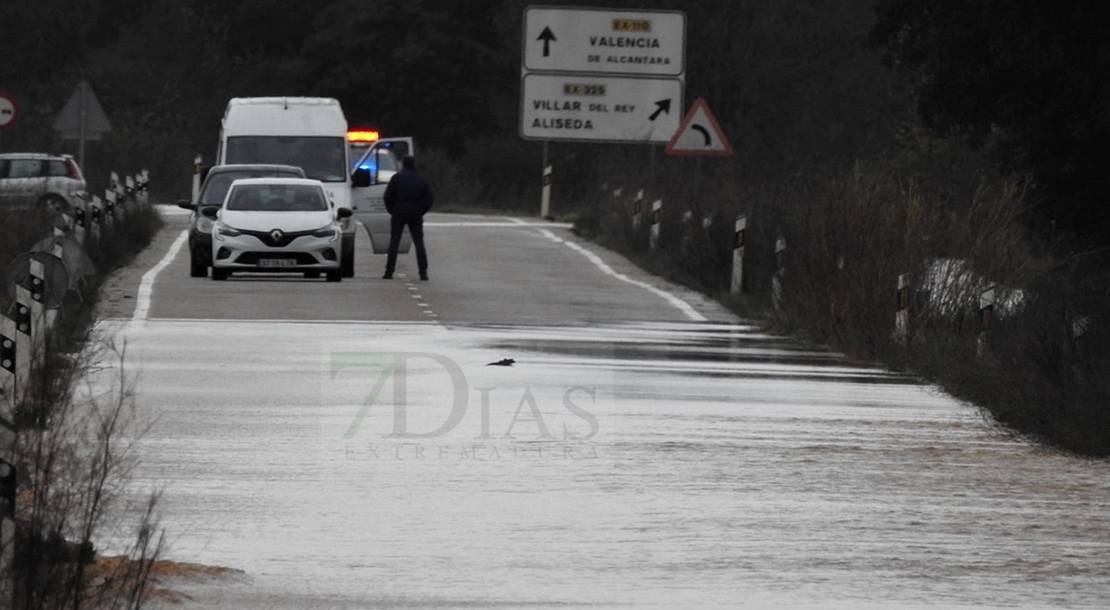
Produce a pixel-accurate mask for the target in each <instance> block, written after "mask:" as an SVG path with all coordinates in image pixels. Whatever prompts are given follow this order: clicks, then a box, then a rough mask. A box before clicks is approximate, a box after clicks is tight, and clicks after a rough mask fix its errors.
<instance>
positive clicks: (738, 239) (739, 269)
mask: <svg viewBox="0 0 1110 610" xmlns="http://www.w3.org/2000/svg"><path fill="white" fill-rule="evenodd" d="M747 230H748V217H747V216H739V217H737V218H736V235H735V237H734V238H733V240H732V287H731V289H730V290H729V292H730V293H732V294H740V293H741V292H742V291H743V290H744V232H745V231H747Z"/></svg>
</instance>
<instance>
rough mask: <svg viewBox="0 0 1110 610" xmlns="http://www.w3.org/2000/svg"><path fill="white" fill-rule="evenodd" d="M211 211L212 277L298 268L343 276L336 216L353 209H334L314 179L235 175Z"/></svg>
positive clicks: (307, 272)
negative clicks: (212, 220) (236, 178)
mask: <svg viewBox="0 0 1110 610" xmlns="http://www.w3.org/2000/svg"><path fill="white" fill-rule="evenodd" d="M203 213H204V214H205V215H206V216H209V217H215V220H216V222H215V224H214V226H213V228H212V279H214V280H225V279H227V278H228V276H229V275H231V273H232V272H262V273H272V272H284V273H289V272H296V273H304V274H305V276H306V277H318V276H319V274H320V272H324V273H325V274H326V275H327V279H328V281H329V282H339V281H342V280H343V272H342V269H341V268H340V263H339V257H340V239H341V236H342V235H341V234H342V228H341V227H340V224H339V221H340V220H341V219H343V218H348V217H350V215H351V210H349V209H346V208H339V209H336V208H335V206H334V205H333V204H332V203H331V202H330V201H329V200H328V197H327V194H326V193H325V192H324V186H323V185H322V184H321V183H320V182H319V181H317V180H307V179H302V178H250V179H242V180H236V181H235V182H233V183H231V188H230V189H228V191H227V197H225V198H224V203H223V206H222V207H220V208H219V209H217V208H203Z"/></svg>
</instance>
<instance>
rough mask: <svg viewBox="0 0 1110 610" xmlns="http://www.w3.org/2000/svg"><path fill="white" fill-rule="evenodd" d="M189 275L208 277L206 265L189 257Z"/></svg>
mask: <svg viewBox="0 0 1110 610" xmlns="http://www.w3.org/2000/svg"><path fill="white" fill-rule="evenodd" d="M189 277H208V265H205V264H204V263H198V262H197V261H195V260H193V259H189Z"/></svg>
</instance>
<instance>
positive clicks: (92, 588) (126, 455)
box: [14, 344, 163, 610]
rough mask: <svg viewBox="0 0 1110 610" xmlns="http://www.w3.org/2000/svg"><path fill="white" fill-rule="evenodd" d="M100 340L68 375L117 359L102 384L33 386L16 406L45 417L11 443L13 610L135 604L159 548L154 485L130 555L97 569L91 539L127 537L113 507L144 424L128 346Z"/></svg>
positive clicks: (138, 602)
mask: <svg viewBox="0 0 1110 610" xmlns="http://www.w3.org/2000/svg"><path fill="white" fill-rule="evenodd" d="M103 348H104V349H92V350H86V351H85V352H84V353H82V354H81V355H80V356H79V359H80V362H81V364H80V365H78V366H73V367H71V368H70V369H69V375H70V376H71V377H70V379H71V381H72V380H74V379H76V378H78V376H81V377H83V376H85V375H87V374H89V373H90V372H92V371H93V369H95V368H99V367H103V366H106V365H108V366H114V367H115V370H116V371H117V374H116V376H115V378H114V379H113V380H112V381H111V382H110V384H109V387H107V388H96V387H92V386H89V387H87V388H86V389H85V391H84V392H82V393H81V394H80V395H78V394H77V393H75V392H74V391H73V390H72V389H70V390H69V391H67V392H65V394H64V395H63V396H61V397H58V396H52V397H51V399H50V401H49V402H45V401H42V400H41V398H42V397H41V396H40V395H37V394H36V393H35V392H33V391H32V392H31V393H30V396H29V397H28V400H27V401H26V402H25V403H24V404H23V405H21V410H22V411H23V412H26V411H27V410H35V409H47V410H48V413H49V415H48V416H46V417H35V418H33V419H35V420H36V421H37V422H38V423H39V424H40V425H34V426H23V427H21V428H20V433H19V440H18V445H17V447H16V466H17V469H18V472H19V488H18V499H17V502H16V524H17V529H18V534H17V538H16V562H15V566H16V568H15V574H14V577H15V583H16V593H15V607H17V608H25V609H36V610H37V609H53V608H59V609H60V608H138V607H140V606H141V605H142V602H143V600H144V595H145V591H146V589H147V588H148V587H149V565H150V563H151V562H153V561H154V560H156V559H157V557H158V555H159V553H160V552H161V549H162V543H163V540H162V534H161V531H160V529H159V528H158V524H157V519H156V506H157V500H158V494H157V493H152V494H151V495H150V497H149V499H148V502H147V504H146V506H145V507H144V508H143V510H141V511H140V515H139V517H138V522H137V523H136V524H135V525H134V526H133V528H134V530H133V532H134V533H133V534H132V535H131V536H130V537H131V538H132V542H131V543H129V544H128V545H127V548H126V549H123V554H124V555H125V556H126V557H127V558H128V559H129V561H126V562H119V563H118V566H117V567H116V568H115V569H112V570H108V571H105V570H103V569H99V570H97V569H94V566H95V565H96V563H97V549H96V546H95V545H96V544H97V541H98V540H101V539H113V540H120V539H125V538H127V537H129V536H127V534H126V533H125V532H123V531H121V529H127V526H126V525H125V524H124V523H123V522H122V520H119V519H118V515H119V513H120V511H121V510H123V509H125V508H126V507H125V506H123V505H122V501H123V493H124V491H125V490H126V489H127V488H128V485H129V484H130V473H131V471H132V468H133V467H134V465H135V459H136V453H135V450H134V449H135V447H134V443H135V439H137V438H138V436H139V435H140V434H141V432H142V429H141V427H140V420H139V418H138V417H137V414H136V411H135V403H134V393H133V381H134V380H133V378H131V377H130V375H129V373H128V371H127V370H126V368H125V367H124V363H125V361H126V359H125V356H126V350H125V349H122V348H121V349H116V348H115V346H113V345H111V344H107V345H105V346H103ZM106 358H111V359H112V360H114V363H107V362H106ZM32 387H34V386H32ZM67 387H68V388H72V387H73V386H72V384H70V385H68V386H67ZM25 419H26V418H25Z"/></svg>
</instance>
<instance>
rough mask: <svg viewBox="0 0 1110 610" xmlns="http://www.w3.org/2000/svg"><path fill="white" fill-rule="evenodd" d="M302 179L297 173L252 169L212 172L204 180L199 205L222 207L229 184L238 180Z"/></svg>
mask: <svg viewBox="0 0 1110 610" xmlns="http://www.w3.org/2000/svg"><path fill="white" fill-rule="evenodd" d="M273 176H276V177H279V178H303V177H304V176H302V175H301V174H299V173H296V172H291V171H281V170H276V169H254V170H246V169H244V170H235V171H227V172H214V173H210V174H208V177H207V178H205V180H204V187H203V188H202V189H201V192H200V203H201V205H223V203H224V197H227V189H229V188H231V183H232V182H235V181H236V180H239V179H240V178H267V177H273Z"/></svg>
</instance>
